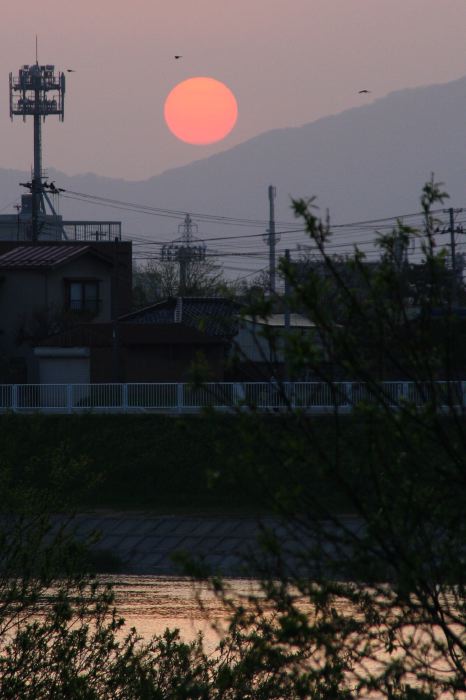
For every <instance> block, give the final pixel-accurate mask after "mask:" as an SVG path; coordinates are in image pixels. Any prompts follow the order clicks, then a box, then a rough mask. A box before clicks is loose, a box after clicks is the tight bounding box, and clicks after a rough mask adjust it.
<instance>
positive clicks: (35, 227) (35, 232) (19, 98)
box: [10, 59, 65, 242]
mask: <svg viewBox="0 0 466 700" xmlns="http://www.w3.org/2000/svg"><path fill="white" fill-rule="evenodd" d="M51 115H57V116H58V117H59V118H60V121H63V119H64V115H65V76H64V74H63V73H55V66H52V65H45V66H40V65H39V63H38V61H37V59H36V63H35V64H34V65H31V66H29V65H24V66H22V68H20V69H19V72H18V75H17V76H13V74H12V73H10V117H11V119H13V117H15V116H21V117H22V118H23V121H24V122H25V121H26V117H33V120H34V170H33V175H32V178H31V182H28V183H22V184H23V185H24V186H25V187H27V188H28V189H29V190H30V192H31V195H32V216H31V218H32V240H33V242H36V241H37V239H38V236H39V231H40V224H39V220H40V219H42V220H43V219H44V218H45V214H46V211H45V202H47V204H48V206H49V208H50V210H51V212H52V214H53V215H54V216H57V214H56V212H55V209H54V207H53V205H52V202H51V201H50V198H49V196H48V192H51V193H56V192H58V191H59V190H58V189H57V188H55V187H54V186H52V185H48V184H47V183H44V174H43V171H42V122H43V121H45V118H46V117H49V116H51ZM47 190H48V191H47Z"/></svg>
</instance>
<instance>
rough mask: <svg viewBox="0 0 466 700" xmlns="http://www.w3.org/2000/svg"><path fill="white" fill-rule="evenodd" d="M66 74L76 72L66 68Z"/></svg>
mask: <svg viewBox="0 0 466 700" xmlns="http://www.w3.org/2000/svg"><path fill="white" fill-rule="evenodd" d="M66 72H67V73H76V71H75V70H74V68H67V69H66Z"/></svg>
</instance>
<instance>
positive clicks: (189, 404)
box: [0, 381, 466, 413]
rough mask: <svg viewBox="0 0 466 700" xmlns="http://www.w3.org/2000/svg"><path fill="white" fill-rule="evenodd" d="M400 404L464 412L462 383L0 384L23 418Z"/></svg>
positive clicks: (4, 404) (4, 400)
mask: <svg viewBox="0 0 466 700" xmlns="http://www.w3.org/2000/svg"><path fill="white" fill-rule="evenodd" d="M380 400H382V401H384V402H386V404H387V405H391V406H393V407H396V406H398V405H399V404H400V403H403V402H410V403H412V404H415V405H418V406H422V405H425V404H426V403H429V402H431V401H435V405H436V407H437V408H445V409H449V408H454V409H455V410H463V407H465V406H466V382H464V381H450V382H426V383H420V382H417V383H414V382H381V383H380V384H378V385H377V386H376V387H374V386H372V387H368V385H366V384H364V383H360V382H334V383H332V384H329V383H325V382H284V383H282V384H278V383H276V382H216V383H208V384H204V385H203V386H202V387H193V386H192V385H191V384H180V383H153V384H136V383H134V384H1V385H0V412H7V411H14V412H21V413H23V412H24V413H31V412H36V411H37V412H41V413H78V412H93V413H94V412H95V413H97V412H100V413H112V412H114V413H138V412H160V413H190V412H197V411H200V410H201V409H202V408H205V407H207V406H210V407H212V408H215V409H218V410H233V409H235V408H242V407H243V408H251V409H257V410H259V411H268V410H285V409H287V408H289V407H296V408H302V409H304V410H306V411H309V412H315V413H321V412H330V411H334V410H335V408H338V410H339V411H341V412H342V413H344V412H349V411H351V410H352V408H353V407H354V406H355V405H356V404H358V403H360V402H361V401H365V402H374V401H377V402H378V401H380Z"/></svg>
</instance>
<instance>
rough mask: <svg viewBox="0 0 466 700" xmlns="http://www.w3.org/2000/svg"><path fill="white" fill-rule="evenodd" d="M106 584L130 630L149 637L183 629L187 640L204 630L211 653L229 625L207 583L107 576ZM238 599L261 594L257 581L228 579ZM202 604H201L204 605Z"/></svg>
mask: <svg viewBox="0 0 466 700" xmlns="http://www.w3.org/2000/svg"><path fill="white" fill-rule="evenodd" d="M99 580H100V581H101V582H102V583H111V584H112V586H113V589H114V592H115V598H116V607H117V610H118V612H119V613H120V615H121V616H122V617H124V618H125V620H126V629H127V630H129V628H130V627H135V628H136V629H137V631H138V632H139V634H140V635H141V636H142V637H143V638H144V639H146V640H148V639H150V637H152V636H153V635H155V634H162V633H163V632H164V631H165V629H166V628H167V627H168V628H169V629H175V628H177V629H179V630H180V633H181V636H182V637H183V639H185V640H192V639H194V638H195V637H196V635H197V634H198V632H202V633H203V635H204V640H205V647H206V650H207V651H208V652H211V651H213V650H214V648H215V646H216V645H217V642H218V640H219V634H218V632H217V631H216V630H215V629H214V628H215V627H217V628H219V629H222V628H223V629H224V628H225V621H226V617H227V613H226V610H225V607H224V606H223V605H222V603H221V601H219V600H218V599H217V597H216V596H215V594H214V593H213V592H212V591H211V590H210V589H209V586H208V584H207V583H202V584H199V583H196V584H194V583H193V582H192V581H191V580H190V579H186V578H169V577H161V576H105V577H103V576H102V577H99ZM226 583H227V584H228V585H229V587H231V591H232V594H233V595H234V597H235V599H236V598H237V599H238V600H239V599H240V598H242V597H243V596H247V595H248V594H250V593H252V592H255V593H256V594H257V593H258V586H257V583H254V582H253V581H249V580H246V579H231V580H228V581H227V582H226ZM200 603H201V604H200Z"/></svg>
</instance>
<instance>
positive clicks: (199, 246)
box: [162, 214, 206, 296]
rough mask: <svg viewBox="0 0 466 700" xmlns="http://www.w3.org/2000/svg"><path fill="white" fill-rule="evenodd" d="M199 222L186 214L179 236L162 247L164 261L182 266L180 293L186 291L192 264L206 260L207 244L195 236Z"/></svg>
mask: <svg viewBox="0 0 466 700" xmlns="http://www.w3.org/2000/svg"><path fill="white" fill-rule="evenodd" d="M197 230H198V227H197V224H194V223H193V220H192V219H191V216H190V215H189V214H186V216H185V217H184V222H183V223H182V224H180V225H179V226H178V233H179V234H181V235H180V236H179V238H177V239H175V240H174V241H172V242H171V243H167V244H165V245H164V246H163V247H162V261H163V262H176V263H177V264H178V265H179V268H180V294H181V296H183V294H185V292H186V288H187V282H188V279H189V270H190V267H191V265H192V264H193V263H194V262H196V261H199V260H205V257H206V245H205V243H204V242H203V241H200V240H198V239H197V238H195V236H194V232H195V233H197Z"/></svg>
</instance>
